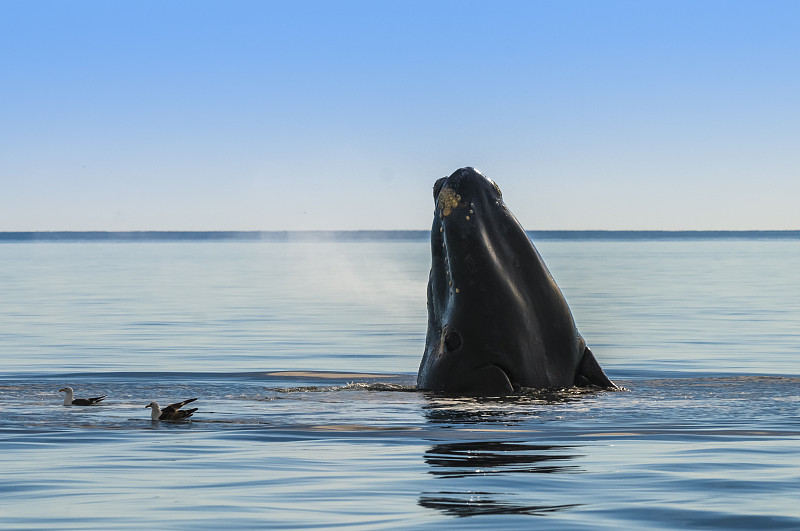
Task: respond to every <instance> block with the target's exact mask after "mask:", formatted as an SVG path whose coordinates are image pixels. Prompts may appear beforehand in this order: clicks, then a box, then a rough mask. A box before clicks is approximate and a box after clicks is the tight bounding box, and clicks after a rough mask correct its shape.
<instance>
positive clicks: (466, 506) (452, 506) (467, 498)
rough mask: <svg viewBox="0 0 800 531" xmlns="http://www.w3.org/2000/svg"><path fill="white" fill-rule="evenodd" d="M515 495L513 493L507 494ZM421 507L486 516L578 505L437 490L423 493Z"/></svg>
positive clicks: (537, 513) (542, 511) (538, 513)
mask: <svg viewBox="0 0 800 531" xmlns="http://www.w3.org/2000/svg"><path fill="white" fill-rule="evenodd" d="M506 496H513V494H506ZM418 504H419V505H420V507H425V508H426V509H436V510H437V511H441V512H443V513H444V514H446V515H448V516H458V517H465V516H486V515H498V514H527V515H532V516H546V515H547V514H549V513H554V512H557V511H563V510H565V509H571V508H573V507H578V505H523V504H516V503H512V502H509V501H503V500H499V499H497V495H496V494H492V493H488V492H437V493H423V494H422V495H421V496H420V498H419V501H418Z"/></svg>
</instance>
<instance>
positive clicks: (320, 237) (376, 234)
mask: <svg viewBox="0 0 800 531" xmlns="http://www.w3.org/2000/svg"><path fill="white" fill-rule="evenodd" d="M527 234H528V235H529V236H530V237H531V238H532V239H533V240H616V241H626V240H629V241H640V240H720V239H726V240H730V239H747V240H752V239H768V240H795V239H800V230H752V231H748V230H744V231H743V230H731V231H725V230H676V231H666V230H665V231H659V230H530V231H527ZM429 237H430V231H428V230H352V231H349V230H330V231H325V230H319V231H318V230H298V231H18V232H0V243H24V242H95V241H98V242H103V241H109V242H160V241H166V242H179V241H274V242H280V241H286V242H289V241H387V240H390V241H427V240H428V239H429Z"/></svg>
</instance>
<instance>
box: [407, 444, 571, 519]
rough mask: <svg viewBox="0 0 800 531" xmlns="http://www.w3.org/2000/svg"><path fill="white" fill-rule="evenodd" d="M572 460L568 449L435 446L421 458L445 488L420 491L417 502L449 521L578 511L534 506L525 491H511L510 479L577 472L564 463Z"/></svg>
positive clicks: (553, 505)
mask: <svg viewBox="0 0 800 531" xmlns="http://www.w3.org/2000/svg"><path fill="white" fill-rule="evenodd" d="M575 457H579V456H578V455H577V454H576V453H575V452H574V447H565V446H552V445H536V444H529V443H525V442H515V441H470V442H457V443H444V444H437V445H434V446H432V447H431V448H430V449H429V450H428V451H427V452H425V455H424V459H425V462H426V463H427V464H428V465H430V467H431V468H430V470H429V471H428V472H429V473H430V474H432V475H434V476H436V477H437V478H440V479H442V480H445V481H447V482H448V487H451V488H445V489H443V490H441V491H438V492H424V493H422V494H421V495H420V498H419V500H418V502H417V503H418V504H419V505H420V506H421V507H425V508H428V509H436V510H439V511H442V512H443V513H445V514H447V515H450V516H479V515H489V514H529V515H544V514H546V513H552V512H556V511H563V510H567V509H571V508H574V507H579V506H580V505H581V504H547V503H541V502H539V503H536V502H534V500H531V499H530V498H529V496H530V494H531V493H530V492H513V490H514V489H513V484H514V483H515V481H514V479H515V478H514V476H517V475H519V474H529V473H532V474H559V473H560V474H575V473H581V472H582V470H581V468H580V467H579V466H577V465H574V464H568V461H570V460H572V459H574V458H575ZM492 476H495V478H494V479H495V481H492V480H491V477H492ZM510 491H511V492H510Z"/></svg>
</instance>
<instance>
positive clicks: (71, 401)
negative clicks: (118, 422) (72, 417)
mask: <svg viewBox="0 0 800 531" xmlns="http://www.w3.org/2000/svg"><path fill="white" fill-rule="evenodd" d="M58 392H59V393H67V395H66V396H65V397H64V405H65V406H96V405H97V404H99V403H100V402H102V400H103V399H104V398H105V397H106V395H103V396H96V397H94V398H72V387H65V388H64V389H59V390H58Z"/></svg>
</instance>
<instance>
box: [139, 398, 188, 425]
mask: <svg viewBox="0 0 800 531" xmlns="http://www.w3.org/2000/svg"><path fill="white" fill-rule="evenodd" d="M195 400H197V398H190V399H189V400H184V401H183V402H178V403H176V404H170V405H168V406H167V407H165V408H164V409H161V408H159V407H158V402H156V401H155V400H154V401H152V402H150V403H149V404H147V405H146V406H144V407H150V408H153V411H152V413H151V414H150V418H151V419H152V420H181V419H186V418H189V417H191V416H192V413H194V412H195V411H197V408H196V407H195V408H192V409H181V408H182V407H183V406H185V405H186V404H188V403H189V402H194V401H195Z"/></svg>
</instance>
